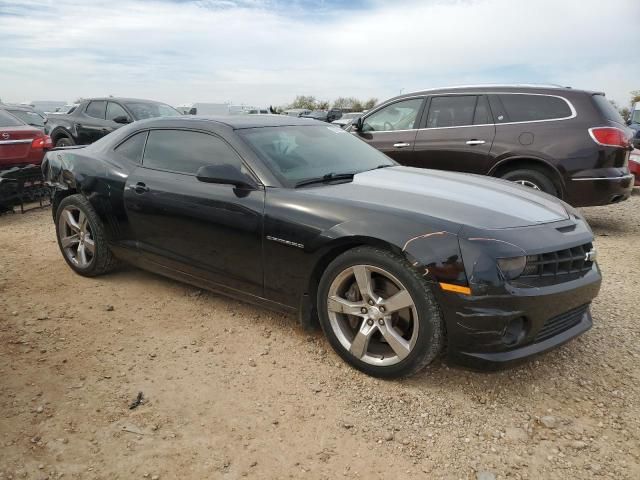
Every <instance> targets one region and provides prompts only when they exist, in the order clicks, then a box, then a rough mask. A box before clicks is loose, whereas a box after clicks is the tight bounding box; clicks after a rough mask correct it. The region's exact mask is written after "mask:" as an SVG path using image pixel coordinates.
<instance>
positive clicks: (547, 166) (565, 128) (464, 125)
mask: <svg viewBox="0 0 640 480" xmlns="http://www.w3.org/2000/svg"><path fill="white" fill-rule="evenodd" d="M348 130H350V131H351V132H352V133H353V134H354V135H357V136H358V137H359V138H361V139H362V140H364V141H365V142H367V143H369V144H371V145H372V146H374V147H376V148H377V149H379V150H381V151H383V152H384V153H386V154H387V155H389V156H390V157H393V158H394V159H395V160H397V161H398V162H399V163H401V164H403V165H408V166H412V167H421V168H434V169H440V170H453V171H458V172H467V173H476V174H482V175H490V176H494V177H500V178H504V179H506V180H511V181H514V182H518V183H520V184H522V185H525V186H528V187H531V188H535V189H537V190H542V191H544V192H547V193H550V194H552V195H555V196H558V197H560V198H562V199H563V200H565V201H567V202H568V203H570V204H572V205H574V206H589V205H605V204H609V203H615V202H620V201H622V200H626V199H627V198H629V196H630V194H631V189H632V188H633V175H632V174H630V172H629V168H628V159H629V152H630V150H631V148H630V146H631V138H632V135H633V131H632V130H630V129H629V128H627V127H626V126H625V124H624V120H623V119H622V118H621V117H620V115H619V113H618V112H617V110H616V109H615V108H614V107H613V106H612V105H611V103H609V101H608V100H607V99H606V98H605V96H604V94H603V93H599V92H589V91H584V90H574V89H571V88H564V87H556V86H524V85H519V86H517V85H511V86H498V85H496V86H488V85H484V86H470V87H452V88H441V89H434V90H425V91H421V92H416V93H410V94H405V95H401V96H399V97H395V98H392V99H390V100H388V101H386V102H384V103H382V104H380V105H378V106H377V107H375V108H374V109H372V110H371V111H369V112H367V113H366V114H365V115H363V116H362V117H361V118H360V119H358V121H356V122H355V123H354V124H353V125H351V126H350V127H349V128H348Z"/></svg>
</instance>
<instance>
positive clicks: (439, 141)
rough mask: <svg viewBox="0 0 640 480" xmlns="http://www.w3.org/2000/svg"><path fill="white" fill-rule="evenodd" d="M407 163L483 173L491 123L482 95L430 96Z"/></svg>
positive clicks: (484, 171)
mask: <svg viewBox="0 0 640 480" xmlns="http://www.w3.org/2000/svg"><path fill="white" fill-rule="evenodd" d="M421 127H422V128H420V129H419V130H418V133H417V135H416V139H415V146H414V151H413V155H412V157H411V161H410V163H409V165H411V166H414V167H422V168H434V169H438V170H452V171H458V172H469V173H478V174H486V173H487V172H488V170H489V153H490V151H491V145H492V144H493V139H494V138H495V133H496V129H495V125H494V124H493V121H492V120H491V116H490V112H489V105H488V102H487V99H486V97H485V96H484V95H480V96H476V95H451V96H438V97H432V98H431V99H430V101H429V105H428V108H427V114H426V115H424V120H423V121H422V124H421Z"/></svg>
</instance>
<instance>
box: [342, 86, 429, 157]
mask: <svg viewBox="0 0 640 480" xmlns="http://www.w3.org/2000/svg"><path fill="white" fill-rule="evenodd" d="M424 101H425V100H424V98H423V97H414V98H406V99H403V100H399V101H397V102H394V103H391V104H389V105H385V106H384V107H382V108H379V109H378V110H376V111H374V112H372V113H370V114H367V115H366V116H364V117H362V125H363V128H362V131H356V130H355V129H353V130H352V133H353V134H354V135H356V136H357V137H358V138H360V139H361V140H364V141H365V142H367V143H368V144H369V145H371V146H372V147H375V148H377V149H378V150H380V151H381V152H383V153H385V154H387V155H389V156H390V157H391V158H393V159H394V160H396V161H397V162H398V163H400V164H403V165H406V164H407V163H408V162H409V161H410V160H411V156H412V152H413V145H414V142H415V139H416V128H417V124H418V122H419V121H420V116H421V114H422V110H423V109H424Z"/></svg>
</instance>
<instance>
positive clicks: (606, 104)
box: [593, 94, 624, 125]
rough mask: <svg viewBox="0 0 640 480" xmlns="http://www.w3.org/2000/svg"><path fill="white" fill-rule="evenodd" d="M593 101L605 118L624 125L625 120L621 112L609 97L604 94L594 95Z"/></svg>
mask: <svg viewBox="0 0 640 480" xmlns="http://www.w3.org/2000/svg"><path fill="white" fill-rule="evenodd" d="M593 101H594V103H595V104H596V107H597V108H598V110H599V111H600V113H601V114H602V116H604V118H606V119H607V120H610V121H612V122H616V123H619V124H621V125H624V120H623V119H622V117H621V116H620V113H618V110H616V107H614V106H613V105H611V102H610V101H609V100H607V98H606V97H605V96H604V95H599V94H596V95H594V96H593Z"/></svg>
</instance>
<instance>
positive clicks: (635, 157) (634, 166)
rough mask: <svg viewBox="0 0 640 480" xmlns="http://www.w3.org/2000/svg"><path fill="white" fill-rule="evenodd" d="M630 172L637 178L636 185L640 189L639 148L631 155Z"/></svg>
mask: <svg viewBox="0 0 640 480" xmlns="http://www.w3.org/2000/svg"><path fill="white" fill-rule="evenodd" d="M629 171H630V172H631V173H633V174H634V175H635V177H636V179H635V182H634V185H635V186H636V187H640V150H638V149H637V148H636V149H635V150H634V151H633V152H631V153H630V154H629Z"/></svg>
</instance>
